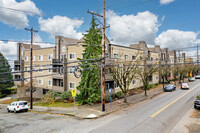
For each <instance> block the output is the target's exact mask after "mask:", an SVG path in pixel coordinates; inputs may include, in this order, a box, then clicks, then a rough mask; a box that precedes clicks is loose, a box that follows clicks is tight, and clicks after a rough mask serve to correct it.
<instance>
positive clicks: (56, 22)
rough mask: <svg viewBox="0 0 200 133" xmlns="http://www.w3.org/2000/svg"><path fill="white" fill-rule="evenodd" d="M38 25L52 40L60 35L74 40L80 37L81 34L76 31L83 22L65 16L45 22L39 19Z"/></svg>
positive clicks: (55, 17)
mask: <svg viewBox="0 0 200 133" xmlns="http://www.w3.org/2000/svg"><path fill="white" fill-rule="evenodd" d="M39 24H40V30H41V31H45V32H47V33H49V34H50V35H51V37H52V38H54V37H55V35H62V36H66V37H71V38H76V39H80V38H81V37H82V34H81V33H80V32H77V29H78V28H79V27H80V26H81V25H82V24H83V20H79V19H70V18H68V17H65V16H54V17H53V18H48V19H47V20H45V19H43V18H40V19H39Z"/></svg>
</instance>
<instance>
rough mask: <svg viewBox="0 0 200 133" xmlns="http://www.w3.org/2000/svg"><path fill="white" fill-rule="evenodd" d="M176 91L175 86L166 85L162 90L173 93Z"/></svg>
mask: <svg viewBox="0 0 200 133" xmlns="http://www.w3.org/2000/svg"><path fill="white" fill-rule="evenodd" d="M175 90H176V86H175V85H171V84H170V85H167V86H165V88H164V91H175Z"/></svg>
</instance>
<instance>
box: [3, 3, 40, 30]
mask: <svg viewBox="0 0 200 133" xmlns="http://www.w3.org/2000/svg"><path fill="white" fill-rule="evenodd" d="M0 5H1V7H3V8H0V21H1V22H3V23H5V24H9V25H12V26H14V27H16V28H24V27H27V26H28V22H29V20H28V18H27V16H28V15H29V16H33V15H34V14H31V13H29V12H34V13H35V15H41V11H40V10H39V9H38V8H37V7H36V5H35V4H34V3H33V2H32V1H31V0H23V1H21V2H17V1H16V0H0ZM8 8H10V9H8ZM11 8H12V9H16V10H23V11H26V12H20V11H16V10H15V11H14V10H11Z"/></svg>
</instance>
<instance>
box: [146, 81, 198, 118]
mask: <svg viewBox="0 0 200 133" xmlns="http://www.w3.org/2000/svg"><path fill="white" fill-rule="evenodd" d="M198 86H199V85H197V86H195V87H194V88H193V89H191V90H189V91H187V92H186V93H184V94H183V95H182V96H180V97H178V98H177V99H175V100H174V101H172V102H171V103H169V104H167V105H166V106H165V107H163V108H161V109H160V110H158V111H157V112H155V113H154V114H152V115H151V116H150V117H152V118H153V117H155V116H156V115H158V114H159V113H160V112H162V111H163V110H165V109H166V108H168V107H169V106H171V105H172V104H174V103H175V102H177V101H178V100H180V99H181V98H182V97H184V96H185V95H187V94H188V93H190V92H191V91H193V90H194V89H196V88H197V87H198Z"/></svg>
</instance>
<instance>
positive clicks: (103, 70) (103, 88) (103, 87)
mask: <svg viewBox="0 0 200 133" xmlns="http://www.w3.org/2000/svg"><path fill="white" fill-rule="evenodd" d="M105 3H106V2H105V0H103V16H102V15H99V14H96V13H94V12H90V11H87V12H88V13H90V14H92V15H96V16H98V17H102V18H103V39H102V58H103V59H102V66H101V69H102V73H101V74H102V83H101V84H102V88H101V97H102V98H101V99H102V111H105V39H106V34H105V31H106V28H107V27H106V16H105V14H106V13H105V12H106V10H105V9H106V6H105ZM108 27H109V26H108Z"/></svg>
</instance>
